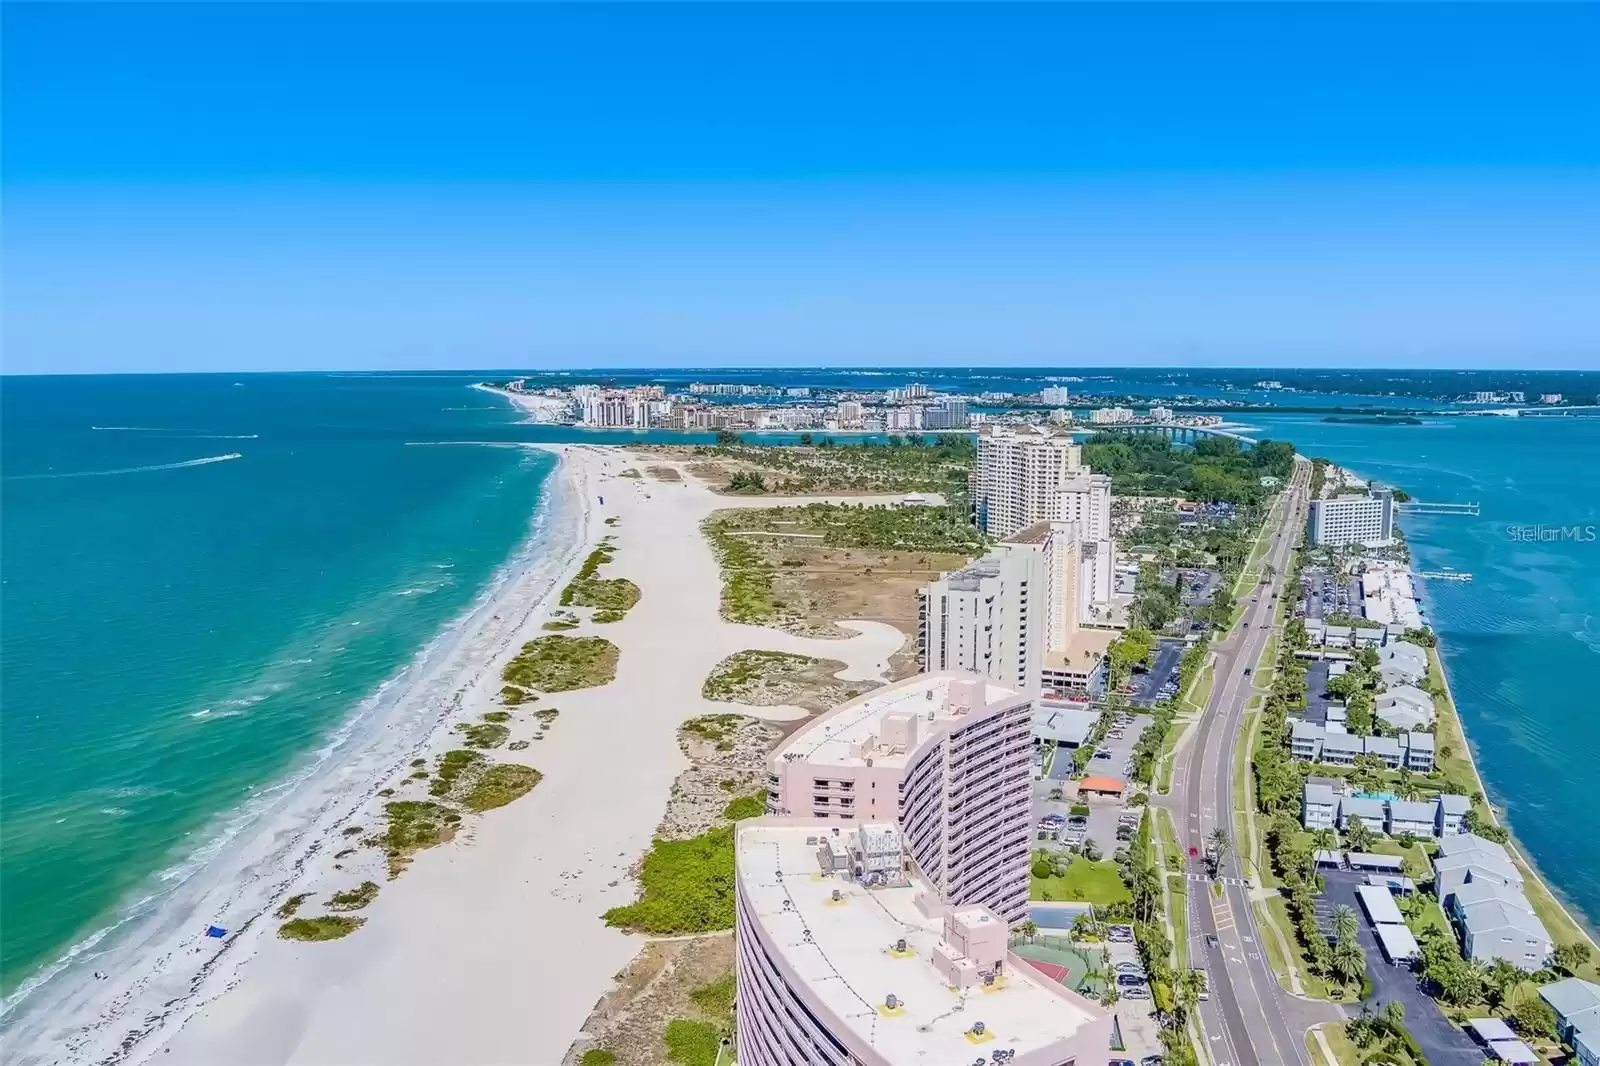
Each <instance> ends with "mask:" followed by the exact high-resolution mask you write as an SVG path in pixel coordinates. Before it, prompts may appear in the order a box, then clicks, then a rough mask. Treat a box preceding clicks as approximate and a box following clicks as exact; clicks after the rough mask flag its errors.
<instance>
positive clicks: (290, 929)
mask: <svg viewBox="0 0 1600 1066" xmlns="http://www.w3.org/2000/svg"><path fill="white" fill-rule="evenodd" d="M365 921H366V919H365V918H351V917H349V916H348V915H343V914H327V915H323V916H322V917H320V918H296V919H295V920H294V921H292V922H284V923H283V924H282V925H280V926H278V935H279V936H281V937H282V938H283V939H285V940H338V939H339V938H340V937H345V936H349V935H350V934H351V933H353V932H355V931H356V930H357V929H360V928H361V926H362V923H364V922H365Z"/></svg>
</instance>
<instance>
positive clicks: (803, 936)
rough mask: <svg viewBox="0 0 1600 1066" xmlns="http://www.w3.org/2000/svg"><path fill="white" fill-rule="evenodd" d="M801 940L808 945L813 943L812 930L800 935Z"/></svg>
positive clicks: (804, 931)
mask: <svg viewBox="0 0 1600 1066" xmlns="http://www.w3.org/2000/svg"><path fill="white" fill-rule="evenodd" d="M800 939H801V940H804V941H805V942H806V943H807V944H809V943H811V930H809V929H806V930H803V931H802V932H801V934H800Z"/></svg>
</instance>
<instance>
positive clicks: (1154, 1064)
mask: <svg viewBox="0 0 1600 1066" xmlns="http://www.w3.org/2000/svg"><path fill="white" fill-rule="evenodd" d="M1139 1066H1161V1056H1160V1055H1146V1056H1145V1057H1144V1058H1142V1059H1140V1060H1139Z"/></svg>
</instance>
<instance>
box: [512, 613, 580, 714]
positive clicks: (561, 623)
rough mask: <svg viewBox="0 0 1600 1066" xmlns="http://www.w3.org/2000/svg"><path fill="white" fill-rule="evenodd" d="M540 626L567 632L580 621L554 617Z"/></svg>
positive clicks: (553, 631)
mask: <svg viewBox="0 0 1600 1066" xmlns="http://www.w3.org/2000/svg"><path fill="white" fill-rule="evenodd" d="M539 628H540V629H543V630H545V631H547V632H550V633H565V632H566V631H567V630H569V629H577V628H578V623H577V622H575V621H573V620H572V619H570V618H552V619H550V621H548V622H546V623H545V624H544V625H542V626H540V627H539ZM517 691H519V692H520V691H522V690H521V689H518V690H517ZM506 702H507V703H510V702H511V701H510V700H507V701H506Z"/></svg>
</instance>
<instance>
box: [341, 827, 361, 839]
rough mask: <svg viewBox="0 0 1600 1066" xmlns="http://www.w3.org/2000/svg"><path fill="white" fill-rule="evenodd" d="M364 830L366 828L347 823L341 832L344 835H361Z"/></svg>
mask: <svg viewBox="0 0 1600 1066" xmlns="http://www.w3.org/2000/svg"><path fill="white" fill-rule="evenodd" d="M363 831H364V830H362V828H361V827H360V826H359V825H347V826H345V827H344V828H343V829H341V830H339V832H340V833H342V834H343V835H345V836H347V837H357V836H360V835H361V834H362V832H363Z"/></svg>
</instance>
